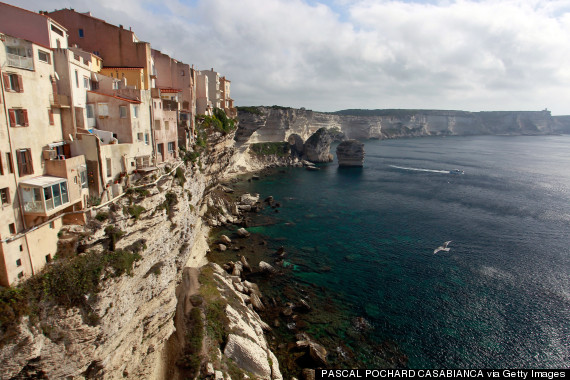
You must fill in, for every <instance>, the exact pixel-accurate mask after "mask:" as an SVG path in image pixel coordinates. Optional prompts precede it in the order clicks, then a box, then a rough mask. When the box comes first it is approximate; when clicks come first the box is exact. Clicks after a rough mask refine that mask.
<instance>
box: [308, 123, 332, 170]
mask: <svg viewBox="0 0 570 380" xmlns="http://www.w3.org/2000/svg"><path fill="white" fill-rule="evenodd" d="M332 141H333V138H332V136H331V135H330V134H329V133H328V132H327V130H326V128H320V129H319V130H317V131H316V132H315V133H314V134H312V135H311V137H309V139H308V140H307V141H306V142H305V145H304V146H303V151H304V158H305V159H307V160H309V161H311V162H331V161H332V160H333V156H332V155H331V154H330V150H331V142H332Z"/></svg>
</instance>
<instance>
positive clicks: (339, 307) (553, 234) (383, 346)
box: [239, 135, 570, 368]
mask: <svg viewBox="0 0 570 380" xmlns="http://www.w3.org/2000/svg"><path fill="white" fill-rule="evenodd" d="M364 144H365V152H366V157H365V161H364V167H362V168H340V167H338V164H337V161H336V157H335V160H334V161H333V162H332V163H329V164H323V165H320V170H319V171H307V170H305V169H303V168H286V169H280V170H278V171H275V172H273V173H271V174H270V175H265V176H262V178H260V180H250V181H244V182H242V183H240V184H239V186H240V187H241V190H242V191H247V192H250V193H259V194H260V196H261V198H262V199H263V198H264V197H267V196H270V195H271V196H273V197H274V200H275V202H278V203H279V205H278V206H279V207H275V208H272V207H266V208H265V209H264V210H263V211H262V212H261V213H260V214H259V215H256V216H254V217H253V219H254V223H253V225H254V227H250V228H248V229H249V230H250V231H252V232H254V233H255V234H256V235H258V236H261V237H262V238H263V239H264V242H263V244H267V251H268V252H271V251H272V250H274V249H276V248H278V247H280V246H283V247H284V249H285V251H286V252H287V256H286V259H285V261H284V262H282V263H278V264H275V265H280V266H281V270H282V271H283V272H284V274H283V276H281V277H279V278H277V279H275V278H274V279H271V280H267V281H266V282H267V283H266V284H265V286H267V288H268V287H270V286H271V285H272V284H273V285H274V287H275V284H281V285H279V286H278V287H280V288H282V289H284V288H286V287H287V286H288V287H291V288H292V289H293V290H292V291H291V292H290V293H289V295H287V294H283V293H275V294H272V295H271V297H274V298H277V299H278V301H279V300H280V301H282V302H286V301H288V300H289V298H291V299H290V301H291V302H294V300H293V299H292V298H294V297H296V296H297V295H299V296H300V297H305V299H307V300H308V302H309V303H312V304H313V306H314V307H313V309H312V310H311V312H310V313H308V314H307V315H308V316H307V317H305V322H303V321H302V319H300V320H299V321H297V324H295V321H292V322H290V323H287V321H282V322H283V324H281V328H282V329H283V331H284V332H283V334H287V331H289V332H290V334H291V335H293V334H294V333H296V332H298V330H304V331H307V332H308V333H310V334H312V336H313V337H314V338H315V339H317V340H320V341H321V342H324V343H323V345H324V346H325V347H326V348H327V350H328V352H329V360H330V363H329V366H332V367H342V366H345V365H351V363H358V365H361V366H381V365H386V366H403V367H408V368H568V367H570V136H567V135H563V136H476V137H473V136H471V137H425V138H410V139H395V140H368V141H365V142H364ZM331 153H333V154H334V153H335V145H333V146H332V147H331ZM454 169H458V170H460V171H463V174H451V173H450V171H452V170H454ZM256 221H257V222H256ZM446 241H451V243H449V248H450V250H449V251H448V252H446V251H440V252H438V253H436V254H434V250H435V249H436V248H437V247H439V246H441V245H442V244H443V243H444V242H446ZM276 260H277V259H276ZM283 284H288V285H287V286H286V285H283ZM292 294H294V295H292ZM327 313H328V315H329V317H330V319H327V318H328V317H327ZM311 315H312V317H310V316H311ZM279 318H281V319H283V317H282V316H277V315H275V319H279ZM270 323H271V321H270ZM276 325H279V324H278V323H276ZM291 339H293V338H291ZM281 355H283V353H282V354H281ZM280 360H281V358H280ZM351 360H352V362H351ZM347 363H348V364H347ZM352 365H354V364H352Z"/></svg>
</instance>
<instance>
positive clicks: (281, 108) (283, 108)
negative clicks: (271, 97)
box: [270, 104, 291, 111]
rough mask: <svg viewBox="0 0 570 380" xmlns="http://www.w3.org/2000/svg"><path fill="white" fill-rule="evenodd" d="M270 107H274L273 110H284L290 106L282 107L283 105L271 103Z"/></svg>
mask: <svg viewBox="0 0 570 380" xmlns="http://www.w3.org/2000/svg"><path fill="white" fill-rule="evenodd" d="M270 108H271V109H274V110H284V111H285V110H290V109H291V107H283V106H278V105H275V104H274V105H272V106H271V107H270Z"/></svg>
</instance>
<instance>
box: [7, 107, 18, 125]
mask: <svg viewBox="0 0 570 380" xmlns="http://www.w3.org/2000/svg"><path fill="white" fill-rule="evenodd" d="M8 114H9V115H10V127H15V126H16V110H8Z"/></svg>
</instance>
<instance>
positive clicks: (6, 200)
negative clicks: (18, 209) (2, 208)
mask: <svg viewBox="0 0 570 380" xmlns="http://www.w3.org/2000/svg"><path fill="white" fill-rule="evenodd" d="M0 197H1V198H2V204H3V205H8V204H10V189H8V188H7V187H5V188H3V189H0Z"/></svg>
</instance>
